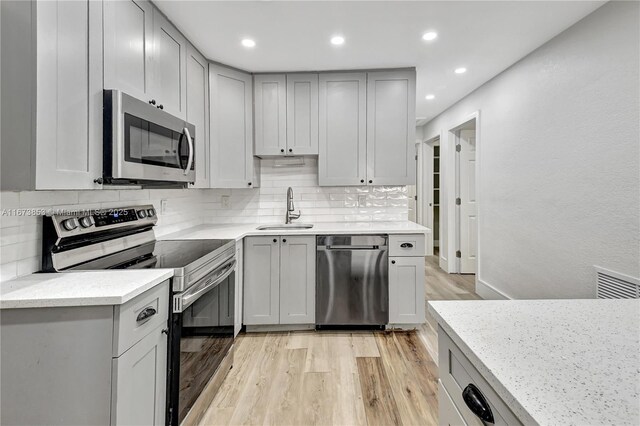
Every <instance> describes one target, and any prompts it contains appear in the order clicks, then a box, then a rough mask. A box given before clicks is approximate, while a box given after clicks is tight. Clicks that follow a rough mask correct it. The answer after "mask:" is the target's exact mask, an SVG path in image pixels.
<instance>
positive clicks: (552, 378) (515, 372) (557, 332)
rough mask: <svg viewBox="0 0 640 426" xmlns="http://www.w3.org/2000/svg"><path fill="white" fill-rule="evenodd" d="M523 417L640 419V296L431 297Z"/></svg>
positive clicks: (554, 421)
mask: <svg viewBox="0 0 640 426" xmlns="http://www.w3.org/2000/svg"><path fill="white" fill-rule="evenodd" d="M429 312H430V313H431V314H432V315H433V316H434V317H435V318H436V321H437V322H438V324H439V325H440V326H441V327H442V328H443V329H444V330H445V331H446V332H447V334H448V335H449V336H450V337H451V339H452V340H453V341H454V342H455V343H456V345H458V347H459V348H460V350H461V351H462V352H463V353H464V354H465V355H466V356H467V358H468V359H469V360H470V361H471V363H473V364H474V366H475V367H476V368H477V369H478V371H479V372H480V374H482V376H483V377H484V378H485V379H486V380H487V382H489V384H490V385H491V386H492V387H493V388H494V390H495V391H496V393H497V394H498V395H499V396H500V397H501V398H502V399H503V401H504V402H505V403H506V404H507V405H508V406H509V407H510V408H511V410H512V411H513V413H514V414H515V415H516V416H517V417H518V418H519V419H520V421H521V422H522V423H523V424H542V425H596V424H597V425H603V424H609V425H623V424H633V425H638V424H640V391H639V388H640V300H637V299H636V300H633V299H631V300H628V299H627V300H597V299H589V300H501V301H489V300H487V301H438V302H429Z"/></svg>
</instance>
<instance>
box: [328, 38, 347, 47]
mask: <svg viewBox="0 0 640 426" xmlns="http://www.w3.org/2000/svg"><path fill="white" fill-rule="evenodd" d="M331 44H333V45H336V46H340V45H341V44H344V37H342V36H333V37H331Z"/></svg>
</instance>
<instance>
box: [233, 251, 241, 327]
mask: <svg viewBox="0 0 640 426" xmlns="http://www.w3.org/2000/svg"><path fill="white" fill-rule="evenodd" d="M236 260H237V262H238V263H237V264H236V272H235V286H236V288H235V293H234V294H235V299H236V312H235V320H234V324H233V335H234V336H237V335H238V333H240V330H241V329H242V315H243V310H242V301H243V287H244V269H243V268H244V249H243V240H240V241H236Z"/></svg>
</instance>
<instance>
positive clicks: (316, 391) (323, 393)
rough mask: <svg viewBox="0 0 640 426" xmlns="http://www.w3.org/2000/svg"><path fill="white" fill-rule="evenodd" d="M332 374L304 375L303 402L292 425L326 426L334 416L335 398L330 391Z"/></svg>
mask: <svg viewBox="0 0 640 426" xmlns="http://www.w3.org/2000/svg"><path fill="white" fill-rule="evenodd" d="M330 381H331V373H317V372H311V373H304V378H303V381H302V393H301V402H300V404H298V410H297V413H296V418H295V420H296V421H295V422H292V423H291V424H292V425H326V424H329V423H330V421H329V419H331V416H332V409H333V402H334V401H335V400H334V398H335V396H333V395H330V392H329V390H328V385H329V382H330Z"/></svg>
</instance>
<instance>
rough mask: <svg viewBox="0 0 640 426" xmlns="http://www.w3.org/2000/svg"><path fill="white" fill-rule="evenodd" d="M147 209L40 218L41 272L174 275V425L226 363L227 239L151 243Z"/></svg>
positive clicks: (230, 313) (230, 243) (230, 256)
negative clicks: (133, 271) (129, 271)
mask: <svg viewBox="0 0 640 426" xmlns="http://www.w3.org/2000/svg"><path fill="white" fill-rule="evenodd" d="M156 222H157V215H156V212H155V209H154V208H153V206H152V205H145V206H135V207H124V208H114V209H105V210H97V211H89V212H77V213H74V214H65V215H53V216H45V218H44V220H43V223H44V229H43V256H42V269H43V271H47V272H53V271H70V270H96V269H144V268H166V269H173V270H174V278H173V281H172V286H171V287H172V294H171V296H172V300H173V303H172V307H171V308H172V312H170V315H169V318H170V322H171V323H170V324H169V327H168V329H169V332H168V339H169V354H168V364H169V365H168V384H167V386H168V389H167V424H169V425H179V424H180V423H181V422H182V421H183V420H184V419H185V418H186V417H187V415H188V414H189V410H190V409H191V408H192V407H193V405H194V403H195V402H196V400H197V399H198V397H199V396H200V394H201V393H202V391H203V390H204V388H205V387H206V386H207V385H208V384H209V383H211V384H210V386H214V387H215V386H219V384H220V383H221V382H222V379H224V377H225V376H226V374H227V372H228V371H229V369H230V368H231V365H232V362H233V337H234V331H233V325H234V315H235V313H234V299H235V286H234V282H235V277H234V274H235V268H236V259H235V251H236V250H235V240H175V241H157V240H156V238H155V234H154V231H153V227H154V225H155V224H156Z"/></svg>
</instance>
